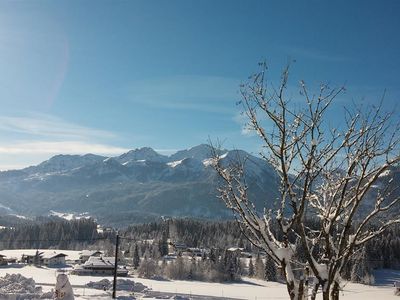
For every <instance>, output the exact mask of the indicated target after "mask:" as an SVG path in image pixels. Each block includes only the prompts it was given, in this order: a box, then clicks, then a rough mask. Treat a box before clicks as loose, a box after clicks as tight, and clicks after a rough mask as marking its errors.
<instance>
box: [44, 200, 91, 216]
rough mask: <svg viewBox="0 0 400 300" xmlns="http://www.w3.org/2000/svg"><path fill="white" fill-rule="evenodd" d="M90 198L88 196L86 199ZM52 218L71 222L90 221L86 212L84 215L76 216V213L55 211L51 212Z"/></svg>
mask: <svg viewBox="0 0 400 300" xmlns="http://www.w3.org/2000/svg"><path fill="white" fill-rule="evenodd" d="M87 197H89V195H86V198H87ZM49 215H50V216H56V217H59V218H62V219H65V220H68V221H71V220H79V219H90V216H89V213H88V212H84V213H79V214H74V213H67V212H57V211H54V210H50V213H49Z"/></svg>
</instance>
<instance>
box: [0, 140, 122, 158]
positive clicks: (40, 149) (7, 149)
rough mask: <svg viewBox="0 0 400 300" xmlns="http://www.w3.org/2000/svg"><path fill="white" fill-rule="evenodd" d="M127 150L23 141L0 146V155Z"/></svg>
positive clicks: (82, 143) (109, 152) (105, 146)
mask: <svg viewBox="0 0 400 300" xmlns="http://www.w3.org/2000/svg"><path fill="white" fill-rule="evenodd" d="M128 150H129V149H127V148H122V147H114V146H109V145H105V144H97V143H86V142H82V141H65V142H50V141H48V142H45V141H24V142H18V143H15V144H11V145H4V144H3V145H0V154H30V155H33V154H60V153H62V154H66V153H67V154H86V153H96V154H102V155H116V154H122V153H123V152H126V151H128Z"/></svg>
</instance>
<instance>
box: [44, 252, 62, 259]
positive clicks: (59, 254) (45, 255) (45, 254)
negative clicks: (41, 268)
mask: <svg viewBox="0 0 400 300" xmlns="http://www.w3.org/2000/svg"><path fill="white" fill-rule="evenodd" d="M65 256H68V255H66V254H64V253H56V252H54V253H44V254H43V255H42V258H43V259H52V258H57V257H65Z"/></svg>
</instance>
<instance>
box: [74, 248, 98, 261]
mask: <svg viewBox="0 0 400 300" xmlns="http://www.w3.org/2000/svg"><path fill="white" fill-rule="evenodd" d="M101 255H103V252H101V251H98V250H82V252H80V253H79V260H80V261H81V262H82V263H85V262H86V261H87V260H88V259H89V257H91V256H94V257H100V256H101Z"/></svg>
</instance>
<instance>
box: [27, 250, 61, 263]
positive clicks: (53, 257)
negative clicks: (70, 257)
mask: <svg viewBox="0 0 400 300" xmlns="http://www.w3.org/2000/svg"><path fill="white" fill-rule="evenodd" d="M66 256H67V255H66V254H64V253H57V252H55V251H51V252H39V251H36V253H35V254H22V258H21V261H22V262H24V263H27V264H33V265H40V266H42V265H45V266H59V265H65V257H66Z"/></svg>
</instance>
